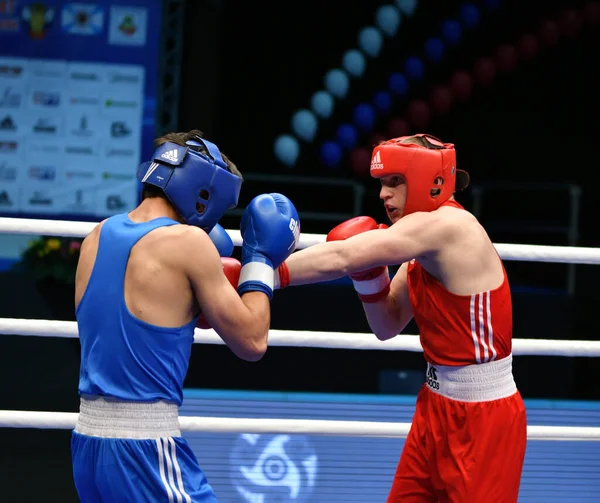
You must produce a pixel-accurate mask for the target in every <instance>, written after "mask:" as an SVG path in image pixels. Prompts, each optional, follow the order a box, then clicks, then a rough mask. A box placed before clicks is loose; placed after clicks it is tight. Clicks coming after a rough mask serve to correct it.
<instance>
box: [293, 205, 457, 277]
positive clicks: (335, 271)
mask: <svg viewBox="0 0 600 503" xmlns="http://www.w3.org/2000/svg"><path fill="white" fill-rule="evenodd" d="M448 222H449V221H448V219H444V218H443V217H442V216H441V215H439V214H438V212H430V213H413V214H411V215H408V216H406V217H404V218H403V219H401V220H400V221H398V222H396V223H395V224H394V225H392V226H391V227H390V228H389V229H377V230H373V231H368V232H363V233H362V234H358V235H356V236H352V237H351V238H348V239H346V240H345V241H331V242H328V243H321V244H318V245H314V246H311V247H309V248H306V249H304V250H300V251H298V252H296V253H294V254H293V255H291V256H290V257H289V258H288V259H287V260H286V262H285V263H286V265H287V267H288V270H289V275H290V285H304V284H309V283H318V282H321V281H329V280H333V279H337V278H341V277H343V276H347V275H349V274H351V273H355V272H360V271H368V270H370V269H373V268H375V267H379V266H387V265H395V264H403V263H405V262H408V261H409V260H412V259H413V258H417V257H419V256H422V255H425V254H426V255H431V254H434V253H435V252H436V251H437V250H438V249H439V247H441V246H442V244H443V243H445V240H446V239H447V236H448V235H450V233H451V232H452V226H451V225H448Z"/></svg>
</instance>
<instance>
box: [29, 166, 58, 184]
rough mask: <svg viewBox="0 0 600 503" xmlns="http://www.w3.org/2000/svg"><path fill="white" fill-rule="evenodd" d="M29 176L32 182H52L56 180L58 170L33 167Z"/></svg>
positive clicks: (52, 167) (48, 167) (47, 167)
mask: <svg viewBox="0 0 600 503" xmlns="http://www.w3.org/2000/svg"><path fill="white" fill-rule="evenodd" d="M28 174H29V178H30V179H32V180H40V181H44V182H50V181H52V180H54V179H55V178H56V168H55V167H54V166H31V167H30V168H29V170H28Z"/></svg>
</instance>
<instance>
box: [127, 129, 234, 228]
mask: <svg viewBox="0 0 600 503" xmlns="http://www.w3.org/2000/svg"><path fill="white" fill-rule="evenodd" d="M186 145H188V146H186V147H182V146H181V145H177V144H176V143H171V142H166V143H164V144H163V145H161V146H160V147H158V148H157V149H156V150H155V151H154V154H153V155H152V161H151V162H145V163H143V164H142V165H140V167H139V169H138V173H137V177H138V180H139V181H140V182H142V183H148V184H150V185H154V186H156V187H159V188H160V189H162V191H163V192H164V194H165V196H167V199H168V200H169V201H170V202H171V204H172V205H173V207H174V208H175V209H176V210H177V212H178V213H179V214H180V215H181V217H182V218H183V219H184V220H185V223H186V224H189V225H194V226H196V227H200V228H202V229H204V230H205V231H206V232H210V231H211V230H212V228H213V227H214V226H215V225H216V224H217V222H218V221H219V220H220V219H221V217H222V216H223V214H224V213H225V212H226V211H227V209H229V208H235V207H236V206H237V203H238V198H239V195H240V189H241V187H242V179H241V178H240V177H239V176H236V175H234V174H233V173H230V172H229V171H228V170H227V164H225V161H223V158H222V157H221V152H220V151H219V149H218V147H217V146H216V145H215V144H214V143H211V142H209V141H207V140H204V139H203V138H200V137H195V138H194V139H193V140H190V141H187V142H186ZM190 146H197V147H205V148H206V150H207V151H208V153H209V154H210V155H206V154H202V153H200V152H197V151H195V150H192V149H190V148H189V147H190Z"/></svg>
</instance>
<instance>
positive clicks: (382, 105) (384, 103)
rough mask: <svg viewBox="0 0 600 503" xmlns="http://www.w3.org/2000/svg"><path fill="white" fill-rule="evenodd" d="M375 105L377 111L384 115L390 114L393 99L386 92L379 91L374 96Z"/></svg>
mask: <svg viewBox="0 0 600 503" xmlns="http://www.w3.org/2000/svg"><path fill="white" fill-rule="evenodd" d="M373 103H374V104H375V107H376V108H377V110H379V111H380V112H383V113H388V112H389V111H390V109H391V108H392V97H391V96H390V95H389V93H386V92H385V91H378V92H376V93H375V96H373Z"/></svg>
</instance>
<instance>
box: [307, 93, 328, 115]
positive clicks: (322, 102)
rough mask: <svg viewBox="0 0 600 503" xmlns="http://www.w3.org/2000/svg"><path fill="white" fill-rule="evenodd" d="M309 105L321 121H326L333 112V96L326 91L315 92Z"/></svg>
mask: <svg viewBox="0 0 600 503" xmlns="http://www.w3.org/2000/svg"><path fill="white" fill-rule="evenodd" d="M310 105H311V107H312V109H313V112H315V113H316V114H317V115H318V116H319V117H321V119H328V118H329V117H330V116H331V113H332V112H333V96H331V94H329V93H328V92H327V91H317V92H316V93H315V94H313V95H312V98H311V99H310Z"/></svg>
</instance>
